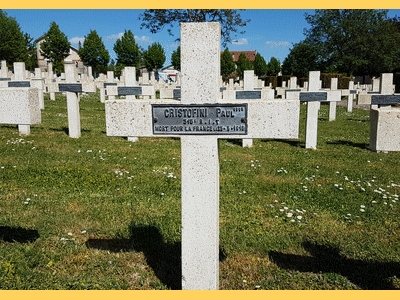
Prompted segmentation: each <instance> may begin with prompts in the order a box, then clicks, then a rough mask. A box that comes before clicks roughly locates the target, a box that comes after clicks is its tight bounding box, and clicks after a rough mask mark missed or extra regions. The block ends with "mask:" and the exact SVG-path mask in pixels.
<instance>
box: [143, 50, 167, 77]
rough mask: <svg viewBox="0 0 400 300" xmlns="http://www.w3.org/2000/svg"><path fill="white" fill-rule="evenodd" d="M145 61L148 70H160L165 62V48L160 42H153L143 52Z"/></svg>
mask: <svg viewBox="0 0 400 300" xmlns="http://www.w3.org/2000/svg"><path fill="white" fill-rule="evenodd" d="M143 62H144V65H145V67H146V69H147V70H148V71H158V69H161V68H162V66H163V65H164V62H165V53H164V49H163V47H162V46H161V44H159V43H153V44H152V45H150V46H149V47H148V48H147V50H146V51H144V52H143Z"/></svg>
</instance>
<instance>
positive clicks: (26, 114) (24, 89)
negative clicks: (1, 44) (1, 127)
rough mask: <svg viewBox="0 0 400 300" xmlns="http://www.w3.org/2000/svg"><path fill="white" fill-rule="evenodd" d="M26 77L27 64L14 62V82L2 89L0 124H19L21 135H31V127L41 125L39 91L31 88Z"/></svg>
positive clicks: (9, 82)
mask: <svg viewBox="0 0 400 300" xmlns="http://www.w3.org/2000/svg"><path fill="white" fill-rule="evenodd" d="M2 64H3V63H2ZM4 65H5V61H4ZM4 65H2V68H3V67H4ZM5 68H7V66H6V65H5ZM25 76H26V72H25V63H24V62H14V80H12V81H7V86H8V87H6V88H1V89H0V124H17V125H18V130H19V134H21V135H28V134H30V132H31V129H30V125H34V124H40V123H41V112H40V108H41V105H40V101H39V90H38V89H37V88H31V85H30V82H29V81H27V80H25Z"/></svg>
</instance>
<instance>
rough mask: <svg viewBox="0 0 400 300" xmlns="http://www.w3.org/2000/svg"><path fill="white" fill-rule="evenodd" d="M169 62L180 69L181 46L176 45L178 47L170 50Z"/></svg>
mask: <svg viewBox="0 0 400 300" xmlns="http://www.w3.org/2000/svg"><path fill="white" fill-rule="evenodd" d="M171 64H172V65H173V66H174V69H175V70H178V71H180V70H181V46H178V48H177V49H176V50H175V51H174V52H172V56H171Z"/></svg>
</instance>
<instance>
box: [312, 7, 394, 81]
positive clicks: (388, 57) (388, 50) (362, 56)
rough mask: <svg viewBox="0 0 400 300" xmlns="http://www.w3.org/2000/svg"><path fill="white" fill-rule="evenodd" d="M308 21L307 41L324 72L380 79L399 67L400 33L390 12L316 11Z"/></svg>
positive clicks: (361, 10) (367, 10) (365, 10)
mask: <svg viewBox="0 0 400 300" xmlns="http://www.w3.org/2000/svg"><path fill="white" fill-rule="evenodd" d="M306 20H307V22H308V23H309V24H310V29H307V30H305V35H306V39H307V40H308V42H309V43H310V44H311V45H312V46H313V47H314V49H315V50H316V51H317V53H318V54H319V57H318V60H317V63H318V65H319V68H320V70H321V71H327V70H329V71H337V72H341V73H347V74H350V75H365V74H370V75H379V73H381V72H392V71H393V70H394V69H395V68H396V66H399V63H400V57H399V54H400V50H399V49H400V32H399V30H397V28H396V26H394V24H393V22H390V21H389V19H388V18H387V11H386V10H370V9H355V10H353V9H340V10H339V9H334V10H332V9H328V10H316V12H315V14H313V15H311V14H306Z"/></svg>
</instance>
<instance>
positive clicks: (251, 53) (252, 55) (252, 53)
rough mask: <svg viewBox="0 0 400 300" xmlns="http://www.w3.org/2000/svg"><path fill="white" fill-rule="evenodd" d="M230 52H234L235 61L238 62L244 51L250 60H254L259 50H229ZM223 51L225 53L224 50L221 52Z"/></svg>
mask: <svg viewBox="0 0 400 300" xmlns="http://www.w3.org/2000/svg"><path fill="white" fill-rule="evenodd" d="M229 52H230V53H231V54H232V57H233V61H234V62H237V61H238V60H239V55H240V53H242V52H243V53H244V54H245V55H246V57H247V58H248V59H249V60H250V61H254V59H255V58H256V54H257V51H229ZM222 53H223V51H222V52H221V54H222Z"/></svg>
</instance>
